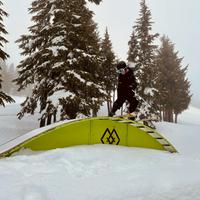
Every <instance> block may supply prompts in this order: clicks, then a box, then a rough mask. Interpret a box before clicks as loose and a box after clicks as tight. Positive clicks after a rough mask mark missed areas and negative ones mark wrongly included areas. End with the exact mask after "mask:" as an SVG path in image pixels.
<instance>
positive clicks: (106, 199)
mask: <svg viewBox="0 0 200 200" xmlns="http://www.w3.org/2000/svg"><path fill="white" fill-rule="evenodd" d="M20 101H21V100H20V99H19V101H18V102H20ZM19 109H20V108H19V105H18V104H13V105H7V107H6V108H0V127H1V129H0V143H4V142H5V141H8V140H10V139H12V138H14V137H16V136H18V135H21V134H23V133H25V132H26V131H28V130H32V129H34V128H36V127H37V126H38V123H37V121H35V118H34V117H32V116H28V117H27V118H24V119H23V120H22V121H19V120H17V118H16V113H17V112H19ZM36 118H37V117H36ZM156 126H157V130H158V131H159V132H161V133H162V134H163V135H165V137H166V138H168V140H169V141H170V142H171V143H172V144H174V146H175V147H176V148H177V150H178V151H179V153H177V154H171V153H168V152H163V151H157V150H149V149H141V148H129V147H120V146H111V145H90V146H77V147H70V148H65V149H55V150H51V151H47V152H37V153H33V152H27V151H25V152H21V155H16V156H13V157H10V158H5V159H1V160H0V200H1V199H2V200H12V199H15V200H66V199H69V200H133V199H134V200H147V199H148V200H199V199H200V172H199V171H200V145H199V141H200V133H199V132H200V131H199V130H200V110H199V109H196V108H193V107H190V109H189V110H187V111H185V112H184V113H183V114H182V115H181V116H180V117H179V123H178V124H171V123H164V122H162V123H157V124H156Z"/></svg>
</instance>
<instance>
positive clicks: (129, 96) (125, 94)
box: [112, 87, 139, 113]
mask: <svg viewBox="0 0 200 200" xmlns="http://www.w3.org/2000/svg"><path fill="white" fill-rule="evenodd" d="M126 100H127V101H128V102H129V112H130V113H131V112H134V111H135V109H136V107H137V105H138V103H139V102H138V100H137V99H136V98H135V93H134V92H133V90H132V89H131V88H129V87H127V88H125V87H119V88H118V89H117V100H116V101H115V102H114V104H113V108H112V112H114V113H115V112H116V111H117V110H118V109H120V108H121V107H122V105H123V104H124V102H125V101H126Z"/></svg>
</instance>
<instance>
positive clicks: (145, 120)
mask: <svg viewBox="0 0 200 200" xmlns="http://www.w3.org/2000/svg"><path fill="white" fill-rule="evenodd" d="M114 117H117V118H123V119H126V120H132V121H135V122H139V123H141V124H143V125H145V126H148V127H149V128H152V129H156V126H155V124H154V123H153V120H154V119H151V118H145V117H144V116H137V115H132V114H124V115H116V116H114Z"/></svg>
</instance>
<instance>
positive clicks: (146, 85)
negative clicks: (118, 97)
mask: <svg viewBox="0 0 200 200" xmlns="http://www.w3.org/2000/svg"><path fill="white" fill-rule="evenodd" d="M140 6H141V9H140V13H139V18H138V19H137V20H136V25H135V26H134V27H133V34H132V37H131V40H130V41H129V54H128V60H129V61H130V62H135V69H134V72H135V76H136V79H137V80H138V88H137V92H138V94H139V96H140V97H141V98H142V101H143V100H144V101H146V102H147V103H146V106H147V107H149V109H154V110H152V111H153V112H156V109H155V108H154V107H155V106H154V105H153V104H154V98H155V97H154V96H155V93H156V91H157V89H156V80H157V72H156V67H155V66H156V65H155V51H156V49H157V46H156V45H155V39H156V38H157V37H158V34H157V33H156V34H152V33H151V31H152V24H153V22H152V21H151V11H150V10H149V8H148V7H147V5H146V2H145V0H141V3H140ZM148 105H150V106H148ZM142 107H144V105H143V106H142ZM147 112H149V110H147Z"/></svg>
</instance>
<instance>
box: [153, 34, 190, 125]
mask: <svg viewBox="0 0 200 200" xmlns="http://www.w3.org/2000/svg"><path fill="white" fill-rule="evenodd" d="M161 42H162V44H161V47H160V49H159V50H158V55H157V71H158V74H159V76H158V81H157V88H158V91H159V93H158V95H157V97H156V102H157V105H159V109H160V113H162V114H163V120H164V121H169V122H173V121H174V116H173V115H174V114H175V121H176V120H177V115H178V114H179V113H181V112H182V111H183V110H185V109H187V107H188V105H189V102H190V98H191V95H190V94H189V93H190V91H189V88H190V83H189V81H188V79H187V78H186V71H187V67H185V68H183V67H182V64H181V62H182V59H183V58H179V57H178V52H177V51H175V50H174V44H173V43H172V42H171V41H170V40H169V38H168V37H166V36H163V37H162V38H161Z"/></svg>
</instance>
